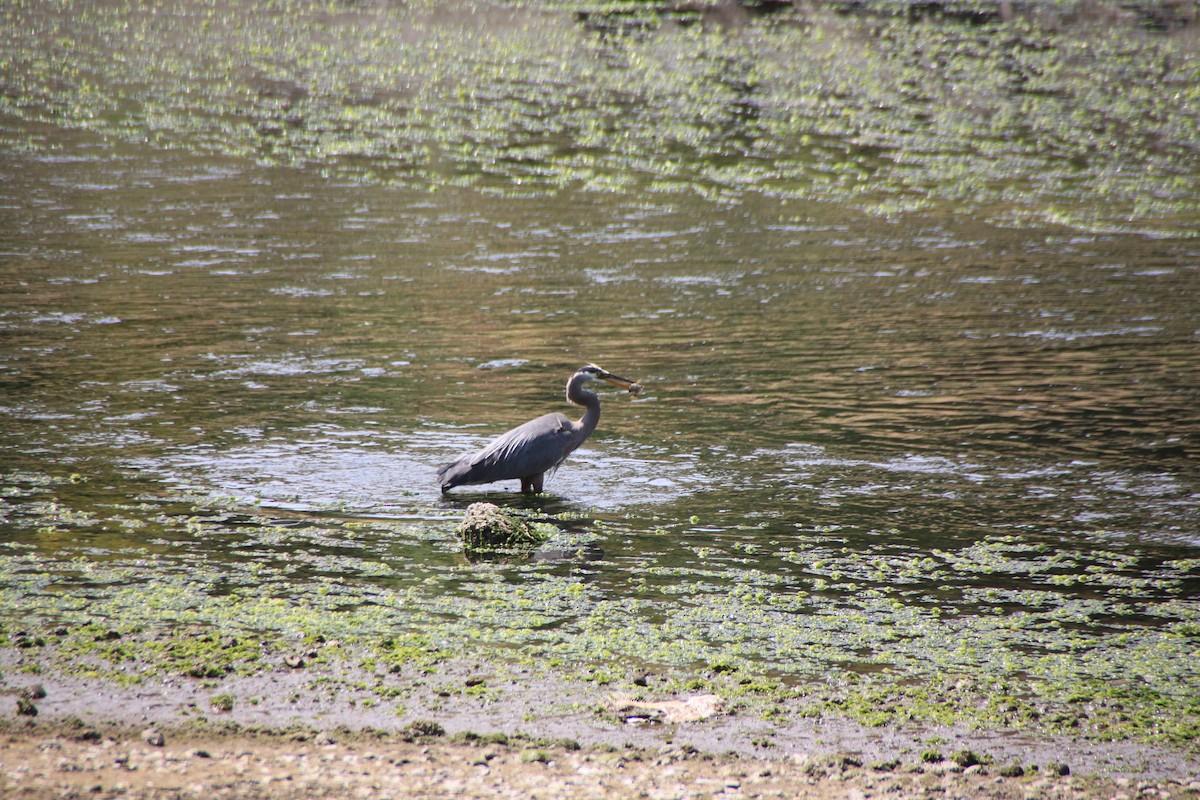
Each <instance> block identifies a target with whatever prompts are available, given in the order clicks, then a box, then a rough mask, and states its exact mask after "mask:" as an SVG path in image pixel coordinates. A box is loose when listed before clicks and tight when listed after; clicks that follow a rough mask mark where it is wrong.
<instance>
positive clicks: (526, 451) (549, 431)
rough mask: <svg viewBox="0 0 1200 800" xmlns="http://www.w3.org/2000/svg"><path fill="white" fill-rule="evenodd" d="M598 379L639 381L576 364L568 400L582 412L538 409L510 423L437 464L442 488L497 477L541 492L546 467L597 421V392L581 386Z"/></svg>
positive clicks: (572, 447)
mask: <svg viewBox="0 0 1200 800" xmlns="http://www.w3.org/2000/svg"><path fill="white" fill-rule="evenodd" d="M594 380H603V381H607V382H609V383H612V384H614V385H617V386H621V387H622V388H625V389H628V390H630V391H631V392H634V393H636V392H637V391H639V390H640V389H641V386H640V385H638V384H637V383H634V382H633V381H630V380H627V379H625V378H618V377H617V376H615V375H612V374H610V373H608V372H605V371H604V370H602V369H600V368H599V367H596V366H593V365H588V366H586V367H581V368H580V369H579V370H577V371H576V372H575V374H574V375H572V376H571V380H569V381H568V382H567V400H568V402H571V403H574V404H575V405H579V406H583V407H584V408H585V409H586V411H584V414H583V418H582V419H580V420H579V421H578V422H573V421H572V420H571V419H569V418H568V417H567V416H566V415H565V414H559V413H557V412H555V413H552V414H543V415H542V416H540V417H538V418H537V419H533V420H530V421H529V422H526V423H525V424H524V425H520V426H518V427H516V428H513V429H512V430H511V431H509V432H508V433H505V434H503V435H502V436H500V437H498V438H497V439H495V440H494V441H493V442H492V443H491V444H489V445H488V446H487V447H485V448H483V449H482V450H480V451H479V452H477V453H473V454H471V455H466V456H463V457H462V458H460V459H458V460H457V461H455V462H453V463H451V464H447V465H446V466H444V467H442V468H441V469H440V470H438V481H439V483H441V486H442V491H443V492H446V491H449V490H450V489H452V488H454V487H455V486H473V485H478V484H481V483H495V482H496V481H511V480H519V481H521V491H523V492H535V493H536V492H541V491H542V486H543V484H544V482H545V479H546V473H548V472H552V471H554V470H555V469H557V468H558V466H559V465H560V464H562V462H563V461H564V460H566V458H567V456H568V455H570V454H571V453H572V452H573V451H574V450H575V449H576V448H578V447H579V445H581V444H583V442H584V440H586V439H587V438H588V437H589V436H591V434H592V431H594V430H595V429H596V424H597V423H598V422H599V421H600V398H599V397H597V396H596V394H595V393H594V392H590V391H588V390H586V389H584V388H583V387H584V386H586V385H587V384H588V383H590V382H591V381H594Z"/></svg>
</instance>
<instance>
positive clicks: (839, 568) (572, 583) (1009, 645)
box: [0, 475, 1200, 744]
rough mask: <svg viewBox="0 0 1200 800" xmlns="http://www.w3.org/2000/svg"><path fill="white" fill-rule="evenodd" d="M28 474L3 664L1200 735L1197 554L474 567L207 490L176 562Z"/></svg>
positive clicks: (151, 509)
mask: <svg viewBox="0 0 1200 800" xmlns="http://www.w3.org/2000/svg"><path fill="white" fill-rule="evenodd" d="M5 483H6V484H7V485H10V486H12V487H14V488H13V490H12V491H9V492H8V493H7V494H8V498H9V502H12V501H13V499H14V498H20V499H21V502H16V503H13V507H12V509H11V511H12V512H13V513H11V514H10V518H11V519H13V520H17V521H19V525H18V526H16V527H17V529H20V528H21V527H23V528H24V529H25V530H27V531H29V534H28V535H27V536H24V537H17V538H16V539H15V540H13V541H9V542H7V543H5V545H4V546H3V547H2V548H0V647H5V648H11V649H12V650H14V651H15V652H17V653H20V654H22V655H21V658H22V660H24V661H25V662H26V663H30V664H41V665H42V667H40V668H55V669H61V670H64V671H67V672H75V673H79V674H83V675H89V676H95V677H104V678H109V679H113V680H117V681H120V682H123V683H137V682H140V681H144V680H147V679H151V678H155V677H156V676H162V675H178V676H186V677H191V678H195V679H199V680H206V679H207V680H213V679H220V678H223V677H225V676H228V675H252V674H258V673H261V672H264V671H271V670H278V669H303V668H314V669H316V668H325V667H331V666H332V665H336V664H338V663H352V664H358V665H360V666H361V667H363V668H365V669H368V670H371V671H382V672H383V673H385V674H386V673H397V672H406V673H407V672H411V671H416V672H418V673H420V672H426V673H436V672H438V671H439V670H440V669H441V665H443V664H445V663H450V662H454V661H456V660H458V659H462V658H464V657H466V658H477V659H484V660H486V661H491V662H494V663H515V664H523V665H525V666H526V668H536V669H549V670H553V671H556V672H560V673H565V674H567V675H575V676H576V677H577V678H578V679H579V680H583V681H586V682H597V681H599V682H601V683H605V684H612V683H620V677H619V676H620V675H622V674H624V673H625V672H626V671H634V670H649V671H653V672H657V673H660V674H663V675H666V676H671V677H670V681H669V682H668V683H667V684H665V686H666V687H667V688H668V689H670V688H674V689H678V690H688V691H698V690H703V691H713V692H716V693H719V694H721V695H722V696H724V697H726V698H727V699H728V700H729V701H730V702H732V703H734V704H735V707H736V706H740V707H743V708H744V709H746V710H753V711H754V713H759V714H762V715H763V716H764V718H767V719H769V718H771V717H772V716H778V715H780V714H784V715H799V716H820V715H827V714H835V715H843V716H849V717H852V718H854V719H857V720H859V721H861V722H864V723H866V724H868V725H887V724H901V723H905V722H936V723H963V722H965V723H970V724H976V725H993V726H998V727H1004V728H1012V729H1023V728H1037V729H1038V730H1043V731H1061V732H1069V733H1072V734H1075V735H1083V736H1095V737H1099V738H1117V737H1125V736H1129V737H1136V738H1142V739H1152V740H1159V741H1165V742H1171V743H1175V744H1187V743H1188V742H1194V741H1195V738H1194V737H1195V734H1196V732H1197V730H1198V728H1200V696H1198V695H1197V694H1196V691H1195V688H1194V687H1196V686H1197V685H1200V683H1198V678H1200V676H1198V675H1197V664H1200V659H1197V653H1198V652H1200V637H1198V636H1197V631H1200V607H1198V606H1197V603H1196V601H1195V599H1194V594H1193V593H1192V592H1191V589H1190V588H1189V587H1191V586H1193V585H1194V580H1195V563H1194V559H1179V558H1175V559H1164V558H1159V557H1155V556H1151V555H1146V554H1140V553H1139V552H1137V551H1136V550H1130V549H1123V550H1116V549H1109V548H1103V547H1095V548H1093V549H1091V550H1088V551H1082V550H1070V551H1068V550H1063V549H1060V548H1056V547H1054V546H1052V544H1051V543H1050V542H1047V541H1045V540H1038V539H1027V538H1024V537H1021V536H1014V535H1003V536H993V537H988V538H985V539H983V540H980V541H977V542H973V543H968V544H965V545H963V546H960V547H957V548H954V549H949V548H945V547H943V548H933V549H931V550H928V551H925V554H924V555H919V554H913V553H907V552H904V551H903V549H902V548H897V549H896V550H895V551H894V552H891V553H889V552H888V551H887V549H886V548H877V549H875V550H874V551H873V552H862V551H856V550H854V549H851V548H847V547H841V546H839V545H838V543H837V540H836V539H835V538H833V537H834V536H836V534H835V533H832V532H828V531H826V532H816V531H813V532H810V533H806V534H803V535H800V536H796V535H791V536H789V537H787V538H786V539H785V538H781V537H780V538H776V537H772V536H770V535H767V536H763V537H759V538H756V540H755V542H754V548H753V549H754V554H755V561H754V562H753V563H754V564H755V565H756V566H750V565H748V564H747V563H746V558H745V556H746V553H747V552H748V551H747V544H746V543H745V542H741V541H738V540H736V539H729V540H726V541H722V540H716V539H710V540H709V542H708V544H707V545H705V546H704V547H703V548H692V549H689V548H687V547H684V548H681V552H682V553H686V554H690V555H688V556H687V557H684V558H681V559H677V560H676V561H675V563H674V565H672V566H667V565H662V566H650V567H647V568H645V569H642V570H640V571H639V572H638V574H636V575H629V576H627V577H626V578H624V579H620V578H614V577H613V576H614V573H602V572H601V571H600V570H599V569H598V567H601V566H604V564H603V563H602V562H601V563H597V562H595V561H589V560H586V559H583V558H581V554H582V553H583V552H584V551H585V550H586V548H587V547H588V546H590V544H589V543H592V542H595V541H596V540H597V538H598V537H599V534H597V533H595V532H592V533H588V532H587V522H586V520H581V519H578V518H577V517H578V515H571V516H572V517H573V518H572V519H571V520H562V524H563V525H564V526H565V527H566V528H571V529H573V532H571V533H568V534H566V536H567V538H568V540H569V541H576V540H578V541H577V544H576V546H577V547H580V548H582V549H581V550H579V551H578V552H576V551H575V550H573V549H572V548H570V547H568V548H566V549H565V550H553V552H555V553H559V555H558V556H557V557H556V558H555V559H553V560H549V561H537V560H518V561H507V562H500V563H497V562H480V563H473V562H471V561H469V560H468V559H467V558H466V556H465V554H464V553H463V552H462V550H461V548H460V547H459V546H458V545H457V543H456V536H455V533H454V530H453V520H450V519H447V520H446V521H445V522H444V523H433V524H429V523H425V524H422V525H412V524H408V523H400V522H389V521H382V520H376V521H366V520H362V519H353V518H342V517H339V516H337V515H333V514H330V513H328V512H322V513H321V514H320V515H317V516H310V517H307V518H302V519H293V520H287V521H286V523H283V524H281V521H279V520H273V519H272V518H270V517H269V516H267V515H264V514H262V513H261V512H255V511H252V510H248V509H238V508H236V507H234V506H233V505H232V504H229V503H217V504H215V505H213V504H207V505H206V504H198V505H197V504H192V503H189V502H187V501H186V500H184V498H166V499H164V500H163V501H161V502H160V504H159V505H158V506H155V505H154V504H147V506H148V507H147V508H146V509H144V510H143V514H144V517H143V520H144V521H145V523H146V528H147V529H148V531H147V533H148V536H149V538H152V539H154V540H155V541H156V542H157V543H158V544H156V545H155V547H154V549H153V550H151V549H149V548H130V547H118V548H106V547H102V546H97V545H96V542H95V541H94V540H91V539H89V537H87V536H84V537H82V538H76V539H70V538H64V539H51V540H47V539H46V538H45V537H44V536H43V535H42V534H40V533H39V531H40V530H41V529H43V528H44V527H46V525H47V524H48V523H51V522H55V521H62V520H69V519H75V518H83V517H87V518H88V519H91V518H92V517H95V518H96V519H103V517H104V509H103V507H102V506H95V505H93V506H88V507H87V509H86V510H87V514H82V515H81V514H80V513H79V512H80V511H81V509H80V508H77V507H76V504H77V502H78V501H79V500H80V499H81V498H83V497H86V495H78V494H77V493H78V492H79V491H81V490H80V489H79V488H78V487H77V486H76V485H74V484H71V483H70V482H69V481H62V482H60V481H55V480H50V479H43V478H40V477H37V476H34V477H30V476H21V475H9V476H7V479H6V481H5ZM168 510H169V512H170V513H166V512H168ZM120 513H121V514H123V515H125V514H129V513H130V510H129V508H128V507H123V508H122V509H120ZM96 524H97V523H95V522H94V521H89V522H88V523H87V526H92V527H94V526H95V525H96ZM602 530H603V531H604V534H605V535H607V536H610V537H611V536H619V535H621V532H622V530H623V528H622V526H620V525H617V524H615V523H613V522H612V521H608V522H606V523H605V525H604V526H603V528H602ZM198 541H202V542H203V547H202V548H199V547H197V546H196V544H197V542H198ZM431 542H432V543H435V544H438V545H440V547H441V548H442V549H440V550H439V549H434V550H430V549H429V548H428V545H429V543H431ZM548 546H550V547H553V546H554V545H553V544H552V543H551V544H549V545H548ZM701 550H702V551H703V552H701ZM590 565H594V567H596V568H593V566H590ZM602 574H606V575H608V576H609V577H607V578H605V579H603V580H600V576H601V575H602ZM614 580H616V581H617V582H615V583H614V582H613V581H614ZM1152 621H1157V623H1153V624H1151V622H1152ZM475 686H482V687H483V688H480V689H476V690H475V691H476V692H478V693H483V694H487V692H488V691H489V690H488V687H487V686H486V685H484V682H477V683H476V684H475Z"/></svg>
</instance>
